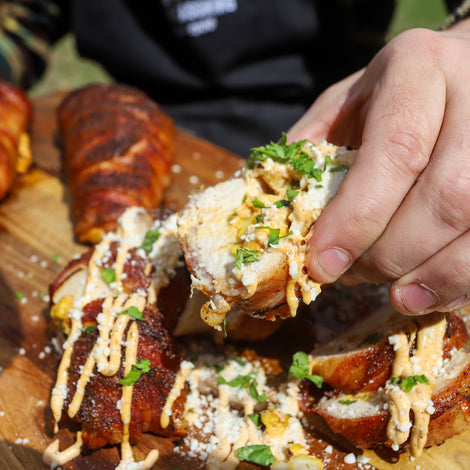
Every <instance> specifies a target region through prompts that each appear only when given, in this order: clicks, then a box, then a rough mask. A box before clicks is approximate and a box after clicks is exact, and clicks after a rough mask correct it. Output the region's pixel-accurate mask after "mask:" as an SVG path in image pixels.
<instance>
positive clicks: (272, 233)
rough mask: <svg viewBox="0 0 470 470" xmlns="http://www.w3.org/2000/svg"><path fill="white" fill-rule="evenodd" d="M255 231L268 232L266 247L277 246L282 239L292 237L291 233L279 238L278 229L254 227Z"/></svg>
mask: <svg viewBox="0 0 470 470" xmlns="http://www.w3.org/2000/svg"><path fill="white" fill-rule="evenodd" d="M256 230H268V231H269V235H268V246H273V245H277V244H278V243H279V240H280V239H281V238H284V237H288V236H289V235H292V232H289V233H286V234H285V235H282V236H280V235H279V233H280V229H278V228H272V227H265V226H263V227H256Z"/></svg>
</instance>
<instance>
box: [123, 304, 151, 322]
mask: <svg viewBox="0 0 470 470" xmlns="http://www.w3.org/2000/svg"><path fill="white" fill-rule="evenodd" d="M119 315H129V316H130V317H132V318H135V319H136V320H143V321H146V320H145V317H144V315H143V313H142V312H141V311H140V310H139V309H138V308H137V307H135V306H134V305H132V306H130V307H129V308H126V310H123V311H122V312H121V313H120V314H119Z"/></svg>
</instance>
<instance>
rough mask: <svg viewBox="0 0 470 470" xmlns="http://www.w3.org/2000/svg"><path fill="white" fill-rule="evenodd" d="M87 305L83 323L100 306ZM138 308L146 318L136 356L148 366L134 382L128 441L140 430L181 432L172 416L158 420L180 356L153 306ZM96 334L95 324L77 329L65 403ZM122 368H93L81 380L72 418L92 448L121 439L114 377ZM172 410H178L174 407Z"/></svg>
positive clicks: (91, 320)
mask: <svg viewBox="0 0 470 470" xmlns="http://www.w3.org/2000/svg"><path fill="white" fill-rule="evenodd" d="M92 307H93V305H90V311H89V312H87V315H86V317H87V318H86V320H87V325H88V324H93V323H95V322H96V320H95V318H96V315H97V314H98V313H99V312H100V311H101V306H100V304H99V303H95V304H94V309H93V308H92ZM92 310H94V312H93V311H92ZM143 314H144V318H145V320H146V321H139V322H138V328H139V338H140V339H139V346H138V354H137V358H138V359H141V358H146V359H148V360H149V361H150V364H151V371H150V372H149V373H147V374H143V375H142V377H141V378H140V379H139V380H138V381H137V382H136V383H135V384H134V389H133V398H132V410H131V415H132V420H131V423H130V440H131V442H132V443H136V442H138V441H139V440H140V439H141V438H142V434H143V433H145V432H152V433H155V434H159V435H165V436H173V435H178V434H180V433H181V429H178V427H177V426H176V425H175V421H174V420H172V421H171V422H170V425H169V426H168V427H167V428H162V427H161V424H160V415H161V413H162V409H163V406H164V404H165V401H166V397H167V396H168V394H169V392H170V390H171V388H172V386H173V383H174V380H175V376H176V373H177V371H178V369H179V364H180V361H181V356H180V351H179V347H178V344H177V343H176V341H175V340H174V339H173V338H172V337H171V336H170V334H169V332H168V330H167V328H166V326H165V321H164V318H163V316H162V314H161V313H160V312H159V311H158V310H157V309H156V308H154V307H151V306H147V307H146V308H145V310H144V312H143ZM97 334H98V333H97V330H94V331H93V332H91V333H88V334H83V335H82V336H81V337H80V339H79V340H78V341H77V342H76V343H75V347H74V350H73V355H72V367H71V368H70V369H69V374H70V379H69V383H70V386H69V388H68V394H67V400H66V406H68V404H69V403H70V401H71V400H72V397H73V394H74V393H75V389H76V384H77V381H78V379H79V377H80V367H81V366H82V365H83V364H84V363H85V361H86V359H87V357H88V355H89V354H90V352H91V349H92V348H93V345H94V344H95V342H96V339H97ZM123 349H124V347H123ZM123 354H124V353H123ZM123 370H124V368H123V365H122V364H121V366H120V369H119V371H118V372H117V373H116V374H115V375H113V376H111V377H106V376H104V375H102V374H99V373H94V374H93V376H92V377H91V379H90V381H89V383H88V384H87V393H86V394H85V396H84V399H83V403H82V406H81V407H80V410H79V411H78V413H77V415H76V416H75V417H74V421H76V422H78V423H80V424H81V426H82V430H83V441H84V444H85V446H86V447H87V448H90V449H96V448H98V447H102V446H104V445H106V444H118V443H120V442H121V441H122V429H123V426H122V420H121V415H120V411H119V409H118V408H117V407H116V403H117V402H118V401H119V400H120V399H121V393H122V385H120V383H119V381H120V380H121V379H122V378H123V376H124V373H123ZM173 411H174V413H175V415H178V407H176V409H174V410H173ZM180 411H182V410H180ZM65 416H66V415H64V417H65ZM65 419H66V418H65ZM175 419H176V417H175Z"/></svg>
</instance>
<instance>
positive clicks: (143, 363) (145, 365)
mask: <svg viewBox="0 0 470 470" xmlns="http://www.w3.org/2000/svg"><path fill="white" fill-rule="evenodd" d="M147 372H150V361H149V360H148V359H140V360H138V361H137V362H136V363H135V364H134V365H133V366H132V368H131V370H130V371H129V373H128V374H127V375H126V376H125V377H124V378H123V379H121V380H120V381H119V383H120V384H121V385H127V386H130V385H134V384H135V383H136V382H137V381H138V380H139V379H140V377H141V375H142V374H146V373H147Z"/></svg>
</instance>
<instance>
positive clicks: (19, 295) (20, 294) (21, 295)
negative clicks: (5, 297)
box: [15, 291, 24, 300]
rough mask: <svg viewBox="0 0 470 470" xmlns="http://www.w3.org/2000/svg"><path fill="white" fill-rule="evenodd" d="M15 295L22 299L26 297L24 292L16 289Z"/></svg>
mask: <svg viewBox="0 0 470 470" xmlns="http://www.w3.org/2000/svg"><path fill="white" fill-rule="evenodd" d="M15 297H16V298H17V299H18V300H21V299H24V294H23V293H22V292H19V291H16V292H15Z"/></svg>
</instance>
